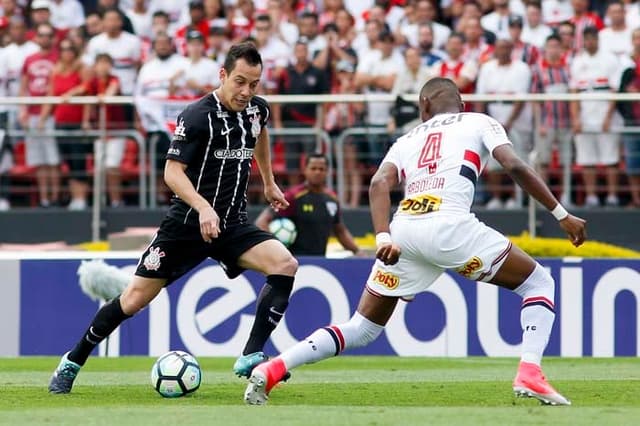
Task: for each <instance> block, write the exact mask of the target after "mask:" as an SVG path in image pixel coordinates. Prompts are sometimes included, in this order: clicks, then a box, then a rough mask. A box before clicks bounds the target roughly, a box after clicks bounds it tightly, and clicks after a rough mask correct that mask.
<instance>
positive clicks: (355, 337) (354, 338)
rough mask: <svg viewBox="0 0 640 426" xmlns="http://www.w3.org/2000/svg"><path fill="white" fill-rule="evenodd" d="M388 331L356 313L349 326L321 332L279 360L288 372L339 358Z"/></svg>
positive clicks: (287, 352)
mask: <svg viewBox="0 0 640 426" xmlns="http://www.w3.org/2000/svg"><path fill="white" fill-rule="evenodd" d="M383 329H384V327H383V326H381V325H378V324H376V323H373V322H371V321H369V320H368V319H366V318H365V317H363V316H362V315H360V314H359V313H358V312H356V313H355V314H354V315H353V317H351V319H350V320H349V322H347V323H344V324H339V325H331V326H328V327H324V328H319V329H318V330H316V331H314V332H313V333H312V334H311V335H310V336H309V337H307V338H306V339H305V340H303V341H301V342H299V343H297V344H296V345H294V346H293V347H292V348H290V349H288V350H286V351H285V352H283V353H282V354H280V356H279V357H278V358H280V359H282V361H284V364H285V366H286V369H287V370H291V369H293V368H295V367H298V366H300V365H302V364H310V363H314V362H317V361H320V360H323V359H325V358H330V357H332V356H337V355H339V354H340V353H341V352H342V351H344V350H346V349H352V348H359V347H362V346H366V345H368V344H369V343H371V342H373V341H374V340H375V339H376V338H377V337H378V336H379V335H380V333H382V330H383Z"/></svg>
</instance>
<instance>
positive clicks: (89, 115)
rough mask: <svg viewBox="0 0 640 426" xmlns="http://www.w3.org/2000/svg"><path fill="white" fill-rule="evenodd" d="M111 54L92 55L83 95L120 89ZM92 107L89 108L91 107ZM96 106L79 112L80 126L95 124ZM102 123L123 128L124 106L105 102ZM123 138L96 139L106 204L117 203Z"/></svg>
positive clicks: (117, 92)
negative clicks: (102, 157)
mask: <svg viewBox="0 0 640 426" xmlns="http://www.w3.org/2000/svg"><path fill="white" fill-rule="evenodd" d="M112 69H113V58H112V57H111V56H110V55H109V54H107V53H99V54H98V55H96V59H95V63H94V65H93V74H94V75H93V78H91V79H90V80H89V81H88V82H87V84H86V91H87V95H89V96H92V95H97V96H98V97H104V96H118V95H121V92H120V80H118V77H116V76H115V75H114V74H113V73H112ZM98 107H101V106H100V105H99V106H98ZM92 110H93V111H92ZM98 113H99V110H96V108H91V106H87V108H85V111H84V114H83V127H84V128H92V127H97V125H98V124H99V120H98V117H99V114H98ZM105 121H106V125H107V131H108V130H117V129H123V128H125V127H126V125H127V120H126V117H125V110H124V108H123V106H122V105H107V106H106V120H105ZM125 143H126V140H125V138H123V137H112V136H109V135H107V140H106V141H99V143H98V145H97V147H98V148H99V149H98V151H97V152H96V158H97V157H99V156H100V155H102V153H103V151H102V150H103V149H105V147H106V160H105V164H106V168H107V194H108V195H109V205H110V206H111V207H120V206H122V205H123V200H122V177H121V176H120V163H121V162H122V156H123V155H124V148H125Z"/></svg>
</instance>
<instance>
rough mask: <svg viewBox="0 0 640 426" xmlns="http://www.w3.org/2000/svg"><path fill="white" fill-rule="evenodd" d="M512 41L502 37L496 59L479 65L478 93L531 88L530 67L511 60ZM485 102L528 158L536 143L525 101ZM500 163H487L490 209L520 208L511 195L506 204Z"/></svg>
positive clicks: (497, 46)
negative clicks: (534, 142) (499, 170)
mask: <svg viewBox="0 0 640 426" xmlns="http://www.w3.org/2000/svg"><path fill="white" fill-rule="evenodd" d="M512 50H513V42H512V41H511V40H509V39H502V40H498V41H497V42H496V47H495V51H494V57H495V59H492V60H490V61H488V62H486V63H485V64H484V65H482V67H480V73H479V75H478V83H477V87H476V91H477V93H478V94H526V93H528V92H529V89H530V87H531V70H530V69H529V67H528V66H527V64H525V63H524V62H522V61H520V60H513V59H512ZM485 105H486V112H487V113H488V114H489V115H490V116H491V117H493V118H495V119H496V120H497V121H498V122H499V123H500V124H502V125H503V126H504V128H505V130H506V131H507V133H508V134H509V139H511V141H512V142H513V147H514V149H515V150H516V152H518V156H519V157H520V158H527V154H528V153H529V151H530V150H531V148H532V145H533V132H532V127H533V126H532V119H531V112H530V110H529V109H528V108H525V106H526V105H525V103H524V102H512V101H494V102H489V103H488V104H485ZM498 169H499V165H498V163H497V162H495V161H490V162H489V163H488V165H487V184H488V188H487V189H488V190H489V191H490V192H491V195H492V198H491V200H489V202H488V203H487V205H486V207H487V208H488V209H498V208H502V207H504V208H507V209H513V208H518V207H520V205H519V203H518V201H516V199H515V198H513V197H512V196H509V198H508V199H507V200H506V202H504V204H503V199H502V198H503V197H502V196H503V194H502V185H501V179H502V174H501V173H499V172H498Z"/></svg>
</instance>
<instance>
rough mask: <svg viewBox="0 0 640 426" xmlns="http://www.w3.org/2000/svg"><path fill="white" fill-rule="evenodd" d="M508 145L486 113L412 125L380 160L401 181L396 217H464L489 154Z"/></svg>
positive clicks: (439, 117) (453, 115)
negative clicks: (394, 170)
mask: <svg viewBox="0 0 640 426" xmlns="http://www.w3.org/2000/svg"><path fill="white" fill-rule="evenodd" d="M508 143H511V142H510V141H509V139H508V137H507V135H506V133H505V131H504V128H503V127H502V126H501V125H500V124H499V123H498V122H497V121H496V120H494V119H493V118H491V117H489V116H488V115H485V114H479V113H446V114H437V115H435V116H434V117H432V118H431V119H430V120H428V121H426V122H424V123H422V124H421V125H419V126H417V127H415V128H414V129H412V130H411V131H409V132H408V133H407V134H406V135H404V136H402V137H400V138H399V139H398V140H397V142H396V143H395V144H394V145H393V146H392V147H391V149H390V150H389V152H388V153H387V155H386V157H385V158H384V160H383V163H384V162H390V163H392V164H394V165H395V166H396V168H397V169H398V174H399V178H400V180H401V181H402V182H403V183H404V193H405V199H404V200H403V201H402V202H401V203H400V206H399V207H398V210H397V212H396V215H412V216H415V215H424V214H442V213H449V214H465V213H468V212H469V211H470V209H471V204H472V203H473V198H474V193H475V185H476V182H477V180H478V177H479V176H480V173H481V172H482V169H483V167H484V165H485V164H486V163H487V160H488V158H489V155H490V153H491V152H492V151H493V149H494V148H495V147H497V146H499V145H503V144H508Z"/></svg>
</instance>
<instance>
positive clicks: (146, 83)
mask: <svg viewBox="0 0 640 426" xmlns="http://www.w3.org/2000/svg"><path fill="white" fill-rule="evenodd" d="M153 50H154V56H153V59H151V60H149V61H148V62H147V63H145V64H144V65H143V66H142V68H140V73H139V74H138V79H137V81H136V91H135V98H136V108H137V112H138V114H139V115H140V116H141V120H142V122H143V125H144V126H145V130H146V132H147V140H148V141H149V144H150V145H151V141H153V140H155V152H156V164H155V165H152V166H154V167H156V170H157V172H158V173H157V174H156V176H157V185H158V186H157V187H158V202H159V203H164V202H166V200H167V199H166V196H165V194H166V187H165V184H164V179H163V178H162V170H163V168H164V156H165V155H166V153H167V149H169V144H170V142H171V141H170V140H169V135H168V133H167V126H166V122H164V121H163V119H164V118H165V117H164V113H163V112H161V113H160V114H158V113H157V110H158V108H160V109H161V110H162V103H161V102H162V101H163V100H165V99H166V98H168V97H169V96H171V95H173V94H174V92H173V91H174V90H176V88H177V87H178V85H177V84H176V82H177V81H178V80H180V79H181V78H182V76H183V75H185V71H186V69H187V68H188V67H189V63H188V60H187V58H185V57H184V56H180V55H178V54H176V53H174V52H175V46H174V44H173V40H172V39H171V37H170V36H169V35H168V34H167V33H164V32H160V33H158V34H157V35H156V37H155V39H154V41H153ZM154 98H157V99H158V100H154ZM158 115H159V116H160V117H158ZM149 148H150V149H151V147H149Z"/></svg>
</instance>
